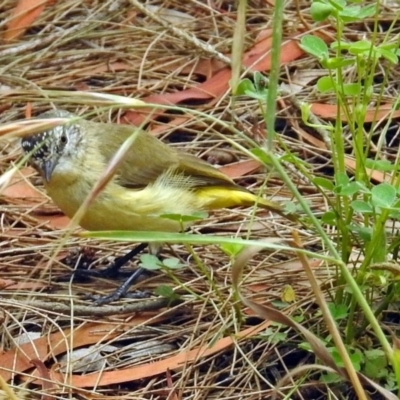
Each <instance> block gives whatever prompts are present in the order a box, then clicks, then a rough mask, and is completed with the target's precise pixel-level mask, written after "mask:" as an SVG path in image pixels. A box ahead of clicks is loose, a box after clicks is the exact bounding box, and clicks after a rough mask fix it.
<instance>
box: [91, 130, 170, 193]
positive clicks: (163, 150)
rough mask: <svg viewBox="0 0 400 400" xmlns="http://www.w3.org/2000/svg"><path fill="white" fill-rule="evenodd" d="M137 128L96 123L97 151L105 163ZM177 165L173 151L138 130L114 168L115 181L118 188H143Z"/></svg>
mask: <svg viewBox="0 0 400 400" xmlns="http://www.w3.org/2000/svg"><path fill="white" fill-rule="evenodd" d="M137 129H138V128H135V127H133V126H130V125H115V124H99V129H98V132H99V134H101V141H99V142H101V145H100V152H101V154H102V155H103V157H104V159H105V162H107V163H108V162H110V160H111V159H112V157H113V156H114V155H115V153H116V152H117V151H118V149H119V148H120V146H121V145H122V144H123V142H124V141H125V140H126V139H127V138H128V137H129V136H130V135H132V134H133V133H135V130H137ZM177 165H178V157H177V152H176V150H175V149H173V148H171V147H169V146H167V145H166V144H164V143H163V142H161V141H160V140H159V139H157V138H156V137H154V136H151V135H149V134H148V133H146V132H144V131H142V130H141V131H139V132H138V133H137V136H136V139H135V141H134V143H133V145H132V148H131V150H129V151H128V153H127V154H126V156H125V159H124V160H123V161H122V163H121V165H120V167H119V168H118V169H117V171H116V178H117V181H118V183H119V184H120V185H121V186H125V187H127V188H132V189H138V188H143V187H146V186H147V185H149V184H150V183H153V182H155V181H156V180H157V179H158V178H159V177H160V176H161V175H163V174H164V173H165V172H166V171H168V170H170V169H171V168H172V169H173V168H176V167H177Z"/></svg>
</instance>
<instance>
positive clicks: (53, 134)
mask: <svg viewBox="0 0 400 400" xmlns="http://www.w3.org/2000/svg"><path fill="white" fill-rule="evenodd" d="M72 117H75V115H73V114H71V113H69V112H67V111H63V110H57V111H48V112H45V113H43V114H41V115H39V116H38V117H37V118H72ZM81 137H82V135H81V127H80V125H79V123H74V124H70V125H61V126H56V127H55V128H53V129H51V130H49V131H45V132H40V133H37V134H35V135H32V136H27V137H24V138H23V139H22V141H21V145H22V149H23V151H24V152H25V153H26V154H31V158H30V160H29V162H30V164H31V165H32V166H33V167H34V168H35V169H36V170H37V171H38V172H39V173H40V175H41V176H42V177H43V178H44V179H45V180H46V182H47V183H48V182H50V180H51V178H52V176H53V173H56V172H57V173H64V174H68V170H73V168H74V164H75V161H76V158H77V157H78V154H79V153H80V152H81V151H80V150H81V149H80V148H79V143H80V141H81Z"/></svg>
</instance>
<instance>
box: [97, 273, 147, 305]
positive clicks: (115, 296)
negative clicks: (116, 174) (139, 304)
mask: <svg viewBox="0 0 400 400" xmlns="http://www.w3.org/2000/svg"><path fill="white" fill-rule="evenodd" d="M145 271H146V270H145V269H144V268H138V269H137V270H135V271H134V272H133V274H131V276H130V277H129V278H128V279H126V280H125V282H124V283H123V284H122V285H121V286H119V287H118V288H117V290H114V292H112V293H111V294H109V295H107V296H101V297H99V298H97V299H96V300H95V302H94V304H96V305H97V306H102V305H104V304H108V303H111V302H113V301H116V300H119V299H120V298H121V297H125V296H126V294H127V292H128V290H129V288H130V287H131V286H132V284H133V283H134V282H135V281H136V280H137V279H138V278H139V276H140V275H142V273H143V272H145ZM148 296H149V294H148V293H146V292H137V293H134V295H133V296H131V297H136V298H144V297H148Z"/></svg>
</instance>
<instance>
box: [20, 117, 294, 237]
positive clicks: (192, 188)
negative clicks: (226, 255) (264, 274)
mask: <svg viewBox="0 0 400 400" xmlns="http://www.w3.org/2000/svg"><path fill="white" fill-rule="evenodd" d="M37 118H77V116H76V115H74V114H71V113H69V112H67V111H64V110H57V111H48V112H45V113H43V114H41V115H39V116H38V117H37ZM133 133H136V134H137V136H136V139H135V141H134V143H133V144H132V146H131V148H130V149H129V151H128V153H127V155H126V156H125V158H124V159H123V160H122V162H121V164H120V165H119V166H118V168H117V170H116V173H115V175H114V176H113V178H112V179H111V181H110V182H109V183H108V184H107V185H106V187H105V188H104V190H103V191H102V192H101V193H100V194H99V195H98V196H97V197H96V198H95V199H94V201H93V202H92V203H91V204H90V206H89V208H88V210H87V212H86V213H85V214H84V216H83V217H82V219H81V220H80V225H81V226H82V227H83V228H84V229H87V230H91V231H98V230H130V231H163V232H178V231H180V230H181V229H182V226H181V224H180V222H179V221H176V220H173V219H170V218H165V217H163V215H165V214H180V215H193V214H194V213H196V212H199V211H207V210H213V209H220V208H227V207H235V206H252V205H254V204H257V205H259V206H260V207H263V208H266V209H268V210H270V211H273V212H275V213H278V214H280V215H283V216H285V217H286V218H288V219H291V220H297V217H296V216H295V215H293V214H285V213H284V211H283V208H282V207H281V206H280V205H279V204H276V203H274V202H271V201H268V200H265V199H263V198H260V197H258V196H256V195H255V194H253V193H251V192H250V191H249V190H247V189H245V188H244V187H241V186H239V185H237V184H235V183H234V182H233V181H232V180H231V179H230V178H229V177H228V176H226V175H225V174H223V173H222V172H220V171H219V170H218V169H217V168H215V167H213V166H212V165H210V164H208V163H207V162H205V161H203V160H201V159H199V158H197V157H195V156H193V155H191V154H188V153H185V152H182V151H179V150H177V149H175V148H172V147H170V146H168V145H167V144H165V143H163V142H162V141H161V140H159V139H157V138H156V137H154V136H152V135H150V134H149V133H147V132H145V131H143V130H140V131H139V132H138V128H137V127H134V126H130V125H119V124H107V123H98V122H93V121H88V120H84V119H78V121H74V122H72V123H70V124H66V125H62V126H57V127H55V128H53V129H52V130H49V131H46V132H41V133H38V134H35V135H32V136H28V137H24V138H23V139H22V142H21V143H22V149H23V151H24V152H25V153H27V154H28V153H29V154H30V155H31V157H30V164H31V165H32V166H33V167H34V168H35V169H36V170H37V171H38V172H39V174H40V175H41V176H42V178H43V182H44V186H45V188H46V191H47V193H48V194H49V196H50V197H51V198H52V200H53V201H54V203H55V204H56V205H57V206H58V207H59V208H60V209H61V210H62V211H63V212H64V213H65V214H66V215H67V216H68V217H70V218H72V217H73V216H74V215H75V213H76V211H77V210H78V209H79V207H80V206H81V205H82V203H83V202H84V201H85V199H86V197H87V196H88V194H89V193H90V191H91V190H92V188H93V187H94V185H95V184H96V182H97V181H98V180H99V178H100V176H101V175H102V174H103V173H104V171H105V169H106V167H107V165H108V163H109V162H110V160H111V159H112V158H113V156H114V155H115V153H116V152H117V151H118V149H119V148H120V146H121V145H122V144H123V142H124V141H125V140H126V139H127V138H128V137H129V136H130V135H132V134H133Z"/></svg>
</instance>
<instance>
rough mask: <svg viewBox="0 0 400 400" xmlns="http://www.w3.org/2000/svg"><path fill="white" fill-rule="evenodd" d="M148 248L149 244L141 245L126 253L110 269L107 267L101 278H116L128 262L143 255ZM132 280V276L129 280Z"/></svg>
mask: <svg viewBox="0 0 400 400" xmlns="http://www.w3.org/2000/svg"><path fill="white" fill-rule="evenodd" d="M146 247H148V244H147V243H140V244H139V245H137V246H136V247H135V248H133V249H132V250H131V251H129V252H128V253H126V254H125V255H124V256H122V257H118V258H116V259H115V260H114V262H113V263H112V264H111V265H110V266H109V267H107V268H106V269H103V270H102V271H101V272H100V274H101V276H102V277H104V278H114V277H116V276H117V275H118V271H119V270H120V268H121V267H122V266H123V265H125V264H126V263H127V262H129V261H131V260H132V258H133V257H136V256H137V255H138V254H139V253H141V252H142V251H143V250H144V249H145V248H146ZM135 272H136V271H135ZM142 272H143V271H142ZM138 277H139V275H138ZM131 278H132V275H131V276H130V277H129V279H131Z"/></svg>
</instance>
